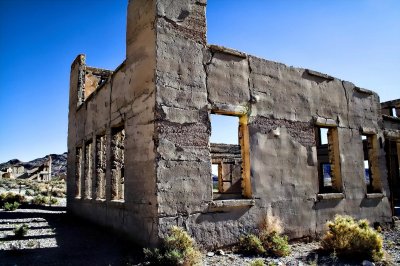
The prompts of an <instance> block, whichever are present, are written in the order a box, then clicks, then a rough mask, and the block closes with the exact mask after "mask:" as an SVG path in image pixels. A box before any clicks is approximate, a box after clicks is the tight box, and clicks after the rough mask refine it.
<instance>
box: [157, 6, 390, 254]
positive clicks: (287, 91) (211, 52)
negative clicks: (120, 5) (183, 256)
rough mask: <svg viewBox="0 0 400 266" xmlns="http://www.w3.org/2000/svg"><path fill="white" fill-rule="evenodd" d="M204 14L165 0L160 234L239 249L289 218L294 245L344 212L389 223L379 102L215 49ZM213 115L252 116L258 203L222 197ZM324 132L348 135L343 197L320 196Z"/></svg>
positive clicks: (322, 79)
mask: <svg viewBox="0 0 400 266" xmlns="http://www.w3.org/2000/svg"><path fill="white" fill-rule="evenodd" d="M178 2H179V3H178ZM205 6H206V1H194V0H193V1H157V7H156V12H157V19H156V107H155V112H156V125H155V130H156V132H155V139H156V141H155V144H156V152H157V157H156V158H157V159H156V173H157V201H158V215H159V230H158V234H159V236H163V235H164V234H165V233H166V232H167V229H168V228H169V226H171V225H180V226H183V227H185V228H186V230H188V231H189V232H190V233H191V234H192V235H194V237H195V238H196V239H197V240H199V241H200V242H201V243H202V244H203V245H205V246H220V245H227V244H232V243H234V242H236V241H237V240H238V237H239V236H240V235H241V234H243V233H244V232H249V231H251V230H253V229H254V228H256V227H257V225H258V224H259V222H261V220H262V218H263V217H264V215H266V214H267V213H269V214H273V215H276V216H278V217H280V218H281V219H282V220H283V222H284V225H285V228H286V233H287V234H289V235H290V236H291V237H301V236H304V235H312V236H315V235H317V234H318V233H320V232H321V231H322V230H323V228H324V224H325V222H326V221H327V220H328V219H332V218H333V216H334V215H335V214H337V213H340V214H349V215H352V216H354V217H356V218H368V219H370V220H371V221H380V222H382V221H389V220H390V217H391V213H390V207H389V202H388V199H387V196H388V184H387V179H386V176H387V173H386V166H385V158H384V150H383V146H382V145H381V141H382V136H383V135H382V130H381V129H380V124H381V123H382V121H381V120H382V119H381V115H380V108H379V97H378V95H377V94H376V93H373V92H371V91H368V90H364V89H361V88H358V87H356V86H355V85H354V84H352V83H350V82H346V81H341V80H339V79H336V78H333V77H330V76H328V75H325V74H322V73H318V72H315V71H311V70H306V69H300V68H294V67H288V66H286V65H283V64H280V63H276V62H272V61H268V60H264V59H260V58H257V57H254V56H249V55H246V54H244V53H241V52H238V51H234V50H231V49H226V48H222V47H218V46H213V45H207V44H206V39H205V32H206V27H205V19H204V17H205ZM213 110H220V111H221V110H222V111H226V112H231V113H240V114H245V115H246V116H247V117H248V124H247V127H248V130H249V143H250V148H249V157H250V184H251V188H250V189H249V191H251V195H250V197H249V198H250V199H241V200H230V201H217V200H213V196H212V179H211V157H210V140H209V138H210V131H211V127H210V118H209V115H210V112H211V111H213ZM318 124H331V125H332V124H333V125H334V126H335V128H337V135H338V149H339V152H340V154H339V156H338V159H339V160H340V162H339V164H340V168H339V170H338V171H340V175H341V179H342V182H341V187H342V193H339V194H340V197H337V196H335V195H334V196H333V197H331V198H329V197H321V196H319V177H318V166H317V150H316V139H315V128H316V125H318ZM362 132H364V133H365V132H369V133H371V132H372V133H373V134H376V136H377V140H378V141H379V142H378V143H380V145H379V148H378V151H377V154H376V160H377V164H378V165H379V175H380V177H381V182H380V193H378V194H379V195H374V196H372V197H368V196H367V187H366V185H365V181H364V165H363V145H362V140H361V133H362Z"/></svg>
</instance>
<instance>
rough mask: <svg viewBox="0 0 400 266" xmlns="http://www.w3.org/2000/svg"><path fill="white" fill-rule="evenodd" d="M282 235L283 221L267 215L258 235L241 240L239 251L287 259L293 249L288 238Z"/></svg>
mask: <svg viewBox="0 0 400 266" xmlns="http://www.w3.org/2000/svg"><path fill="white" fill-rule="evenodd" d="M282 233H283V225H282V221H281V220H280V219H279V218H278V217H275V216H272V215H266V216H265V217H264V219H263V220H262V222H261V224H260V229H259V233H258V235H254V234H249V235H246V236H244V237H241V238H240V239H239V249H240V251H241V252H242V253H245V254H251V255H268V254H269V255H273V256H278V257H285V256H287V255H289V254H290V252H291V248H290V245H289V243H288V237H287V236H284V235H282Z"/></svg>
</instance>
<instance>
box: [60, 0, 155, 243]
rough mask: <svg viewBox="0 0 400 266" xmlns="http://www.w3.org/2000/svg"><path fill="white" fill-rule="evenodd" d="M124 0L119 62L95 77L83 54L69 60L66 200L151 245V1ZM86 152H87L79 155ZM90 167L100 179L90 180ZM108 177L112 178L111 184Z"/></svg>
mask: <svg viewBox="0 0 400 266" xmlns="http://www.w3.org/2000/svg"><path fill="white" fill-rule="evenodd" d="M131 2H132V1H130V3H129V7H128V27H127V51H126V53H127V59H126V60H125V62H123V63H122V64H121V65H120V66H119V67H118V68H117V69H116V70H115V71H114V72H110V73H109V76H108V77H106V78H105V80H104V82H103V83H101V84H99V79H98V78H97V79H95V78H93V75H92V74H91V73H92V72H93V71H92V69H93V68H91V67H88V66H87V65H86V63H85V57H84V56H83V55H80V56H78V58H77V59H76V60H75V61H74V63H73V64H72V66H71V80H70V86H71V87H70V104H69V126H68V199H67V200H68V211H69V212H72V213H74V214H76V215H79V216H82V217H85V218H87V219H89V220H92V221H95V222H96V223H100V224H102V225H105V226H109V227H112V228H114V229H116V230H118V231H120V232H123V233H125V234H128V235H129V236H130V237H132V238H133V239H136V240H137V241H138V242H140V243H142V244H143V243H146V245H151V244H154V243H156V242H157V239H156V229H155V228H157V223H158V220H157V219H156V217H157V199H156V196H155V152H154V149H155V146H154V139H153V137H154V119H155V117H154V105H155V84H154V80H155V78H154V77H155V76H154V73H155V63H156V62H155V51H156V50H155V49H156V47H155V45H156V43H155V30H154V27H153V23H154V14H155V4H154V2H153V1H145V0H135V1H134V3H135V4H133V2H132V3H131ZM97 72H99V71H97ZM93 84H94V85H95V87H94V88H93ZM85 89H86V90H85ZM88 143H89V144H91V145H88ZM88 147H90V149H91V150H90V151H86V150H87V149H89V148H88ZM88 152H89V153H90V154H92V157H87V156H85V155H87V154H88ZM88 158H89V160H90V163H91V166H89V164H88V162H87V160H88ZM98 158H103V160H105V161H104V162H99V159H98ZM85 159H86V161H85ZM88 167H91V168H92V170H91V172H88V171H87V168H88ZM96 174H98V175H99V176H104V177H105V180H104V181H101V182H100V181H99V182H97V181H98V179H97V177H96ZM78 175H79V176H78ZM87 175H90V177H87ZM77 181H78V182H77ZM113 182H119V184H118V186H116V187H113V188H111V184H112V183H113ZM99 186H100V187H101V189H98V187H99ZM102 194H105V195H104V196H102Z"/></svg>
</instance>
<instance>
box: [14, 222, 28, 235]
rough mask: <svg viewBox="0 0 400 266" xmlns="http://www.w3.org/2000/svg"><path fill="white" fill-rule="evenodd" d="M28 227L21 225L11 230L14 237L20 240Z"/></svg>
mask: <svg viewBox="0 0 400 266" xmlns="http://www.w3.org/2000/svg"><path fill="white" fill-rule="evenodd" d="M28 230H29V226H28V225H27V224H22V225H20V226H16V227H15V228H14V230H13V232H14V235H15V237H17V238H21V237H24V236H26V234H27V233H28Z"/></svg>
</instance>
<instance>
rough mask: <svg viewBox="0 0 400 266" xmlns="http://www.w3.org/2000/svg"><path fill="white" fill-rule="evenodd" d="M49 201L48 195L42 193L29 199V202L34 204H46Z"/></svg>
mask: <svg viewBox="0 0 400 266" xmlns="http://www.w3.org/2000/svg"><path fill="white" fill-rule="evenodd" d="M49 201H50V200H49V198H48V197H46V196H42V195H37V196H35V197H34V198H33V199H32V200H31V203H32V204H34V205H46V204H49Z"/></svg>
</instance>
